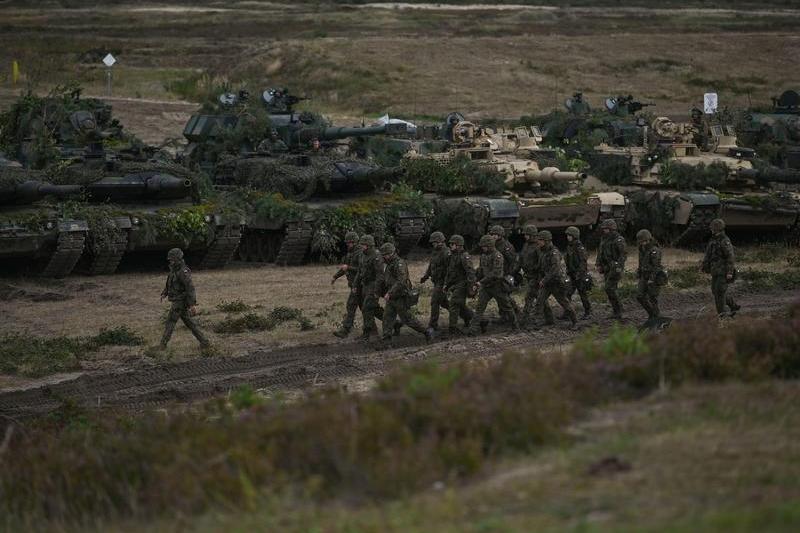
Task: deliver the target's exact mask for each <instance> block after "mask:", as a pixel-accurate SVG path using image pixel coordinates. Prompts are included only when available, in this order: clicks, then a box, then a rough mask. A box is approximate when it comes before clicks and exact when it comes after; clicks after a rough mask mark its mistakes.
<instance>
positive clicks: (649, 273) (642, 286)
mask: <svg viewBox="0 0 800 533" xmlns="http://www.w3.org/2000/svg"><path fill="white" fill-rule="evenodd" d="M636 243H637V244H638V245H639V268H638V269H637V270H636V277H637V278H638V279H639V285H638V287H637V292H636V301H638V302H639V304H641V306H642V307H643V308H644V310H645V311H646V312H647V322H646V323H645V327H649V326H653V325H656V324H658V323H659V322H660V321H661V311H660V310H659V308H658V294H659V292H661V287H662V286H664V284H666V282H667V276H666V274H667V273H666V271H665V270H664V267H663V266H661V248H659V246H658V244H656V242H655V240H654V239H653V235H652V234H651V233H650V232H649V231H648V230H646V229H643V230H639V233H637V234H636Z"/></svg>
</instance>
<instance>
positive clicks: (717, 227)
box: [711, 218, 725, 233]
mask: <svg viewBox="0 0 800 533" xmlns="http://www.w3.org/2000/svg"><path fill="white" fill-rule="evenodd" d="M724 229H725V221H724V220H722V219H721V218H715V219H714V220H712V221H711V231H713V232H715V233H716V232H720V231H723V230H724Z"/></svg>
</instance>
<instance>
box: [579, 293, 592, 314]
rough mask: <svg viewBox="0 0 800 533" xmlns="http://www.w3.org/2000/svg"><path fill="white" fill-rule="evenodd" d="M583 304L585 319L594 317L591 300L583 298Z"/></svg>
mask: <svg viewBox="0 0 800 533" xmlns="http://www.w3.org/2000/svg"><path fill="white" fill-rule="evenodd" d="M581 303H582V304H583V318H589V317H590V316H592V304H591V303H590V302H589V299H588V298H583V297H581Z"/></svg>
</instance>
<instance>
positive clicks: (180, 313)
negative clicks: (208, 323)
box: [161, 302, 208, 346]
mask: <svg viewBox="0 0 800 533" xmlns="http://www.w3.org/2000/svg"><path fill="white" fill-rule="evenodd" d="M178 319H181V320H183V323H184V324H186V327H187V328H189V331H191V332H192V335H194V337H195V338H196V339H197V340H198V341H200V344H201V345H202V346H207V345H208V339H207V338H206V336H205V335H203V331H202V330H201V329H200V326H198V325H197V322H195V320H194V318H193V317H192V315H190V314H189V306H187V305H186V304H185V303H184V302H172V307H171V308H170V310H169V315H167V322H166V323H165V324H164V335H163V336H162V337H161V346H166V345H167V343H168V342H169V340H170V338H172V332H174V331H175V325H176V324H177V323H178Z"/></svg>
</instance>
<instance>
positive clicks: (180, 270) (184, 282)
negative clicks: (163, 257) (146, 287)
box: [159, 248, 211, 349]
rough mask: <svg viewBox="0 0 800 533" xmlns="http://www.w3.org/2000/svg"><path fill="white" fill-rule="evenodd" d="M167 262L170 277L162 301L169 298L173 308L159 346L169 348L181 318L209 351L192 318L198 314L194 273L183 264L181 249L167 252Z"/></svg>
mask: <svg viewBox="0 0 800 533" xmlns="http://www.w3.org/2000/svg"><path fill="white" fill-rule="evenodd" d="M167 261H169V275H167V283H166V285H165V286H164V290H163V291H162V292H161V300H162V301H163V300H164V298H167V299H168V300H169V301H170V302H171V303H172V307H171V308H170V310H169V315H168V316H167V322H166V324H164V335H163V336H162V337H161V344H160V345H159V346H160V348H162V349H164V348H166V347H167V343H168V342H169V339H170V338H171V337H172V332H173V331H175V324H177V323H178V319H179V318H180V319H181V320H183V323H184V324H186V327H187V328H189V331H191V332H192V335H194V336H195V338H196V339H197V340H198V341H200V346H202V347H203V348H204V349H207V348H209V347H210V346H211V345H210V343H209V342H208V339H206V336H205V335H203V332H202V330H201V329H200V327H199V326H198V325H197V323H196V322H195V321H194V318H192V317H193V316H194V315H196V314H197V296H196V295H195V291H194V283H192V272H191V270H189V267H187V266H186V263H184V262H183V251H181V249H180V248H173V249H172V250H170V251H169V252H167Z"/></svg>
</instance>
